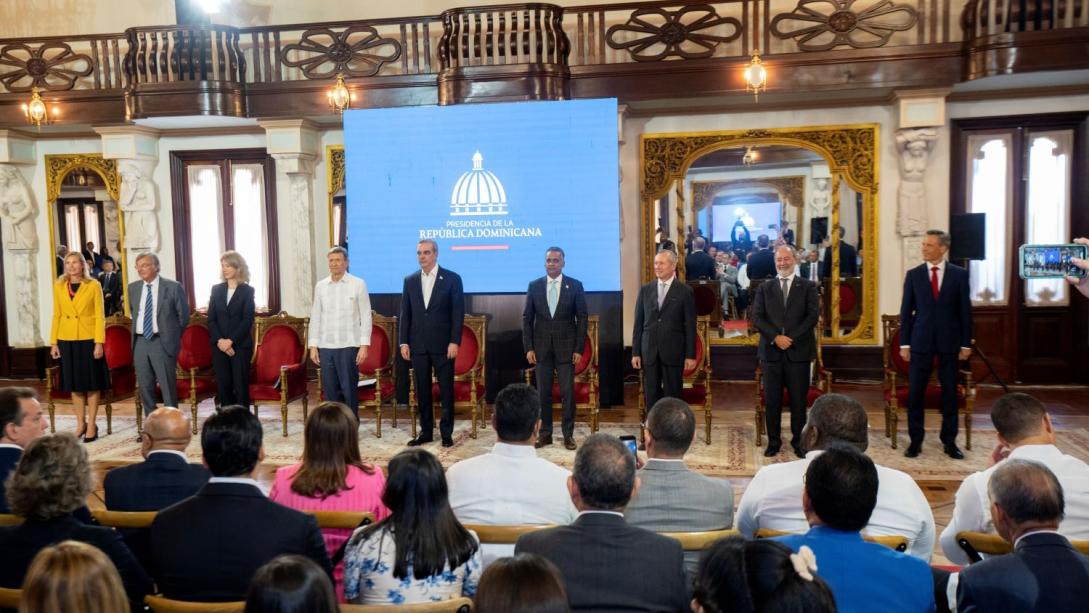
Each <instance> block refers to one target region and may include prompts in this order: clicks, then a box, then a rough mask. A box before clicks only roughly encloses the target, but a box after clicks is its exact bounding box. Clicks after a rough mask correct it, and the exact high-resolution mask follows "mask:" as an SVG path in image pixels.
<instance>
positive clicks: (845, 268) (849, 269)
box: [821, 241, 858, 279]
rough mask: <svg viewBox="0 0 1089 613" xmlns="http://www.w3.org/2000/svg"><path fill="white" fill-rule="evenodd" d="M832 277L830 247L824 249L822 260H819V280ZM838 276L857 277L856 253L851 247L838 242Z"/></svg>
mask: <svg viewBox="0 0 1089 613" xmlns="http://www.w3.org/2000/svg"><path fill="white" fill-rule="evenodd" d="M831 276H832V246H831V245H829V246H827V247H825V248H824V259H823V260H821V278H822V279H824V278H827V277H831ZM839 276H840V277H857V276H858V251H857V250H856V249H855V248H854V246H853V245H849V244H847V243H845V242H843V241H840V242H839Z"/></svg>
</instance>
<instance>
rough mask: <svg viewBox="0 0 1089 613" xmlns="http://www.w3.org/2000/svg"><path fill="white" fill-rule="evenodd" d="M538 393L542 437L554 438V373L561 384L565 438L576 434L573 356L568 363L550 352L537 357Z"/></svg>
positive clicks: (568, 359) (568, 358) (568, 357)
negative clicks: (559, 359)
mask: <svg viewBox="0 0 1089 613" xmlns="http://www.w3.org/2000/svg"><path fill="white" fill-rule="evenodd" d="M536 371H537V393H538V394H539V396H540V399H541V436H552V422H553V420H552V381H553V371H555V374H556V380H557V381H559V384H560V398H561V399H562V400H563V425H562V426H561V428H562V429H563V435H564V436H574V434H575V365H574V364H572V363H571V356H570V355H568V356H567V361H566V362H559V361H558V360H557V356H556V353H555V352H554V351H551V350H548V351H545V352H542V353H540V354H538V355H537V368H536Z"/></svg>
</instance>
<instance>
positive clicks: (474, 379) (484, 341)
mask: <svg viewBox="0 0 1089 613" xmlns="http://www.w3.org/2000/svg"><path fill="white" fill-rule="evenodd" d="M464 326H466V327H468V328H469V330H470V331H472V333H473V336H475V337H476V343H477V347H479V351H477V354H476V362H474V363H473V366H472V368H470V369H469V371H468V372H466V373H465V374H462V375H458V374H455V375H454V382H455V383H457V382H458V381H467V382H468V383H469V400H467V401H466V400H461V401H458V400H455V401H454V413H455V414H456V413H457V410H458V409H463V408H466V407H468V408H469V409H470V410H471V411H472V413H471V416H472V426H471V430H470V432H469V437H470V438H476V436H477V422H478V421H479V422H480V427H481V428H486V427H487V424H486V423H485V422H484V415H483V409H484V407H483V405H484V397H483V396H478V395H477V393H476V388H477V384H478V383H479V385H481V386H483V387H484V389H485V390H487V388H488V384H487V379H486V378H485V377H486V373H487V369H485V368H484V364H486V363H487V362H486V361H485V358H486V355H487V347H488V318H487V316H486V315H466V316H465V323H464ZM431 383H432V382H431V381H428V382H427V384H428V385H431ZM417 385H419V382H418V381H416V372H415V370H413V372H412V373H411V374H410V375H409V388H408V407H409V411H410V412H411V414H412V438H416V413H417V406H416V386H417ZM435 401H436V398H435V397H434V395H432V398H431V403H432V413H431V414H432V416H434V414H435V412H434V404H435ZM440 412H441V411H440ZM394 415H396V409H395V413H394Z"/></svg>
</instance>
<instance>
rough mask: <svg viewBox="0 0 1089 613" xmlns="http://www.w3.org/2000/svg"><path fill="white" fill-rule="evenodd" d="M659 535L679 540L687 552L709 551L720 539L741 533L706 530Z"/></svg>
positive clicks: (726, 530)
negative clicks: (712, 544) (709, 547)
mask: <svg viewBox="0 0 1089 613" xmlns="http://www.w3.org/2000/svg"><path fill="white" fill-rule="evenodd" d="M658 534H661V535H662V536H668V537H669V538H672V539H677V540H678V541H680V542H681V547H684V550H685V551H703V550H704V549H707V547H708V546H710V545H711V543H714V542H715V541H717V540H719V539H724V538H726V537H730V536H737V535H738V534H740V533H739V532H738V531H737V530H733V529H725V530H705V531H702V532H659V533H658Z"/></svg>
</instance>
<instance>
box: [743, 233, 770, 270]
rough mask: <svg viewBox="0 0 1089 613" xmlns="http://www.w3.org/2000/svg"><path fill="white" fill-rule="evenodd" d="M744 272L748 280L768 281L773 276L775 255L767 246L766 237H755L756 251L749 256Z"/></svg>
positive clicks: (762, 235)
mask: <svg viewBox="0 0 1089 613" xmlns="http://www.w3.org/2000/svg"><path fill="white" fill-rule="evenodd" d="M745 270H746V271H748V272H747V274H748V276H749V279H750V280H753V279H770V278H772V277H774V276H775V255H774V254H773V253H772V251H771V248H770V246H769V241H768V235H767V234H761V235H760V236H758V237H756V251H753V252H752V255H751V256H749V263H748V265H746V267H745Z"/></svg>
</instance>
